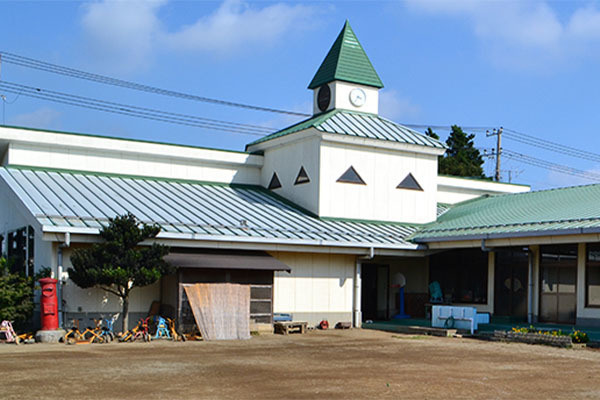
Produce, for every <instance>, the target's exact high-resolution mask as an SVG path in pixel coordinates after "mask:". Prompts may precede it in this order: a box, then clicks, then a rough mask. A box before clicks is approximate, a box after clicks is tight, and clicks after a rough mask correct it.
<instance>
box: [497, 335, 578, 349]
mask: <svg viewBox="0 0 600 400" xmlns="http://www.w3.org/2000/svg"><path fill="white" fill-rule="evenodd" d="M494 337H495V338H496V339H500V340H503V341H507V342H519V343H528V344H544V345H546V346H554V347H563V348H571V347H573V346H574V344H573V340H572V339H571V336H568V335H567V336H552V335H544V334H539V333H521V332H512V331H494ZM575 345H577V347H580V346H579V345H580V343H576V344H575Z"/></svg>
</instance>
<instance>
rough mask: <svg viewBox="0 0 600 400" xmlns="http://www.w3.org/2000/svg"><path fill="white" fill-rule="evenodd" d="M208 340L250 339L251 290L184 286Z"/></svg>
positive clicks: (218, 285) (226, 285) (225, 285)
mask: <svg viewBox="0 0 600 400" xmlns="http://www.w3.org/2000/svg"><path fill="white" fill-rule="evenodd" d="M183 287H184V289H185V293H186V295H187V298H188V301H189V302H190V307H191V309H192V312H193V313H194V319H195V320H196V324H197V325H198V329H199V330H200V333H201V334H202V338H203V339H204V340H233V339H250V286H249V285H238V284H234V283H195V284H184V285H183Z"/></svg>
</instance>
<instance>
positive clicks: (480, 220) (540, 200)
mask: <svg viewBox="0 0 600 400" xmlns="http://www.w3.org/2000/svg"><path fill="white" fill-rule="evenodd" d="M598 227H600V184H596V185H588V186H574V187H567V188H560V189H551V190H542V191H536V192H527V193H517V194H506V195H499V196H488V197H481V198H477V199H474V200H470V201H466V202H463V203H460V204H456V205H454V206H452V208H450V209H449V210H447V211H446V212H445V213H444V214H442V215H441V216H440V217H439V218H438V220H437V221H436V222H435V223H432V224H430V225H428V226H426V227H425V228H423V229H421V230H419V232H417V233H416V234H414V235H413V237H412V239H414V240H415V241H426V240H429V241H430V240H433V239H435V238H445V239H448V238H456V239H460V238H461V237H465V236H469V237H476V236H478V235H479V236H485V235H500V234H504V233H506V234H509V233H510V234H518V233H522V234H523V236H526V235H529V234H531V233H532V232H537V233H544V232H550V231H567V230H576V229H587V228H598Z"/></svg>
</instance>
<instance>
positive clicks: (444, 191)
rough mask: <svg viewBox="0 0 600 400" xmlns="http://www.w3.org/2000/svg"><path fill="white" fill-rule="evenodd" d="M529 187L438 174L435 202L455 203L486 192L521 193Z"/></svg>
mask: <svg viewBox="0 0 600 400" xmlns="http://www.w3.org/2000/svg"><path fill="white" fill-rule="evenodd" d="M530 189H531V188H530V187H529V186H526V185H515V184H510V183H503V182H493V181H487V180H482V179H468V178H458V177H452V176H443V175H440V176H438V178H437V202H438V203H446V204H456V203H460V202H461V201H466V200H470V199H473V198H475V197H479V196H483V195H486V194H489V195H498V194H505V193H522V192H529V191H530Z"/></svg>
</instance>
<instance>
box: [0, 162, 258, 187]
mask: <svg viewBox="0 0 600 400" xmlns="http://www.w3.org/2000/svg"><path fill="white" fill-rule="evenodd" d="M0 168H2V169H6V170H10V169H14V170H20V171H39V172H55V173H59V174H78V175H93V176H104V177H112V178H123V179H136V180H148V181H162V182H174V183H190V184H199V185H211V186H230V187H238V188H242V187H246V188H258V189H264V188H263V187H262V186H260V185H253V184H250V183H226V182H214V181H201V180H196V179H182V178H167V177H162V176H145V175H134V174H119V173H114V172H100V171H89V170H76V169H66V168H52V167H35V166H30V165H18V164H9V165H4V166H1V167H0Z"/></svg>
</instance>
